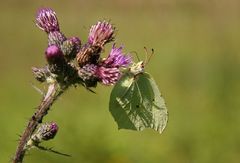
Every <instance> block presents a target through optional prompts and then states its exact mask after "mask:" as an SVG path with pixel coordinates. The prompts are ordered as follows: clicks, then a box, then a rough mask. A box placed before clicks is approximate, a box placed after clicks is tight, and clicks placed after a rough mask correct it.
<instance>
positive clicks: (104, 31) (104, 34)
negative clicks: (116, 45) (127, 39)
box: [88, 21, 115, 47]
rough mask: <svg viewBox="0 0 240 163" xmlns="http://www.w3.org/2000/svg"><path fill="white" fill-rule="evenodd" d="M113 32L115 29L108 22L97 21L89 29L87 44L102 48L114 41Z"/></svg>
mask: <svg viewBox="0 0 240 163" xmlns="http://www.w3.org/2000/svg"><path fill="white" fill-rule="evenodd" d="M114 31H115V28H114V27H113V26H112V25H111V24H110V23H109V22H106V21H102V22H100V21H99V22H97V24H95V25H93V26H92V27H91V28H90V32H89V36H88V43H89V44H91V45H94V46H100V47H102V46H104V44H106V43H108V42H110V41H112V40H113V39H114Z"/></svg>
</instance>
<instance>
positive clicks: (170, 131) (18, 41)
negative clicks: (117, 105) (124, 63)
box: [0, 0, 240, 163]
mask: <svg viewBox="0 0 240 163" xmlns="http://www.w3.org/2000/svg"><path fill="white" fill-rule="evenodd" d="M39 7H51V8H53V9H54V10H55V11H56V12H57V15H58V19H59V21H60V24H61V29H62V31H63V32H64V33H65V35H67V36H80V37H81V39H82V41H83V42H84V41H86V39H87V34H88V30H89V27H90V26H91V25H92V24H94V23H95V22H97V21H98V20H103V19H107V20H111V22H112V23H113V24H114V25H115V26H116V27H117V29H118V33H117V39H116V42H117V44H118V45H121V44H123V45H124V46H125V52H131V51H136V52H137V53H138V54H139V56H140V57H141V58H145V55H144V50H143V47H144V46H146V47H148V48H154V49H155V55H154V57H153V58H152V60H151V62H150V63H149V64H148V66H147V68H146V70H147V71H148V72H150V73H151V74H152V75H153V76H154V78H155V80H156V82H157V84H158V85H159V87H160V89H161V91H162V93H163V95H164V97H165V100H166V102H167V106H168V109H169V123H168V126H167V128H166V130H165V131H164V133H163V134H162V135H159V134H158V133H157V132H155V131H152V130H145V131H143V132H133V131H128V130H118V129H117V125H116V124H115V122H114V120H113V118H112V117H111V115H110V113H109V111H108V102H109V95H110V92H111V89H112V87H104V86H100V85H99V86H98V87H97V89H96V90H95V91H96V92H97V94H92V93H90V92H88V91H86V90H85V89H84V88H82V87H79V88H76V89H75V88H72V89H70V90H69V91H68V92H66V93H65V94H64V95H63V96H62V97H61V98H60V99H59V100H58V101H57V103H55V104H54V106H53V107H52V110H51V111H50V114H49V115H48V116H47V117H46V118H45V119H44V120H45V121H52V120H53V121H56V122H57V123H58V124H59V126H60V129H59V133H58V134H57V136H56V138H55V139H54V140H52V141H49V142H46V143H45V144H44V145H45V146H48V147H54V148H55V149H56V150H59V151H61V152H64V153H68V154H71V155H72V157H70V158H68V157H63V156H59V155H55V154H52V153H47V152H44V151H39V150H36V149H33V150H31V151H30V153H29V154H28V156H27V157H26V158H25V162H26V163H42V162H44V163H55V162H56V163H66V162H67V163H80V162H82V163H96V162H104V163H158V162H164V163H212V162H217V163H226V162H227V163H238V162H240V158H239V156H240V127H239V125H240V108H239V106H240V100H239V96H240V73H239V70H240V69H239V68H240V52H239V51H240V45H239V44H240V1H238V0H115V1H113V0H101V1H98V0H95V1H91V0H90V1H84V0H79V1H77V0H72V1H63V0H59V1H57V0H52V1H46V0H38V1H31V0H21V1H17V0H8V1H3V0H1V1H0V19H1V21H0V36H1V41H0V58H1V59H0V76H1V77H0V162H1V163H4V162H9V161H10V159H11V156H13V154H14V152H15V150H16V145H17V139H18V136H17V135H18V134H21V133H22V131H23V129H24V127H25V126H26V123H27V120H28V119H29V117H31V115H32V114H33V112H34V108H35V107H36V106H37V105H38V103H39V101H40V99H41V95H40V94H39V93H38V92H36V91H35V90H34V89H33V87H32V86H31V85H32V83H33V84H34V85H36V86H37V87H40V88H42V89H43V88H44V86H43V85H40V84H39V83H37V82H36V81H35V80H34V78H33V76H32V73H31V67H32V66H42V65H44V64H45V63H46V61H45V58H44V50H45V48H46V46H47V37H46V34H45V33H44V32H42V31H40V30H39V29H38V28H36V26H35V24H34V17H35V13H36V10H37V9H38V8H39ZM109 47H110V45H109V46H108V48H109ZM105 55H106V54H105Z"/></svg>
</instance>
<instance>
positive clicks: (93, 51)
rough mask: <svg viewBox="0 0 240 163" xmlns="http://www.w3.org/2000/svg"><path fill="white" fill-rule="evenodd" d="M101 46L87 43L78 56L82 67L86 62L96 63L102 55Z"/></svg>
mask: <svg viewBox="0 0 240 163" xmlns="http://www.w3.org/2000/svg"><path fill="white" fill-rule="evenodd" d="M101 50H102V49H101V48H100V47H98V46H92V45H89V44H86V45H85V46H84V47H82V48H81V50H80V51H79V52H78V54H77V56H76V58H77V62H78V64H79V66H80V67H82V66H83V65H86V64H96V63H97V62H98V59H99V57H100V52H101Z"/></svg>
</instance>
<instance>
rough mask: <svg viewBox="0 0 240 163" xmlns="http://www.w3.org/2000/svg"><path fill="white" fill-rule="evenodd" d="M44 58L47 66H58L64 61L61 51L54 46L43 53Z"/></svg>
mask: <svg viewBox="0 0 240 163" xmlns="http://www.w3.org/2000/svg"><path fill="white" fill-rule="evenodd" d="M45 56H46V59H47V61H48V63H49V64H58V63H61V62H62V61H63V60H64V56H63V53H62V51H61V49H60V48H59V47H58V46H56V45H51V46H49V47H48V48H47V49H46V51H45Z"/></svg>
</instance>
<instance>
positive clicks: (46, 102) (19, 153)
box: [13, 82, 63, 163]
mask: <svg viewBox="0 0 240 163" xmlns="http://www.w3.org/2000/svg"><path fill="white" fill-rule="evenodd" d="M62 93H63V90H62V89H61V88H60V86H59V84H58V83H57V82H55V83H52V84H50V85H49V86H48V91H47V93H46V95H45V96H44V98H43V100H42V101H41V103H40V105H39V106H38V107H37V110H36V112H35V113H34V114H33V116H32V117H31V118H30V120H29V122H28V125H27V127H26V128H25V130H24V132H23V134H22V136H21V138H20V141H19V144H18V147H17V150H16V153H15V156H14V158H13V163H22V162H23V158H24V156H25V153H26V151H27V148H26V144H27V142H28V140H29V139H30V138H31V136H32V134H33V132H34V131H35V129H36V128H37V126H38V124H39V123H42V119H43V117H44V116H45V115H47V113H48V110H49V109H50V107H51V105H52V104H53V103H54V101H55V100H56V99H57V97H58V96H59V95H61V94H62Z"/></svg>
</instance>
